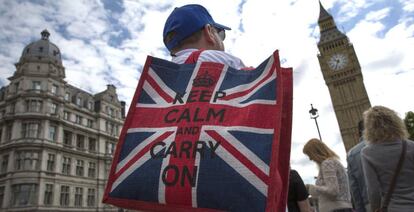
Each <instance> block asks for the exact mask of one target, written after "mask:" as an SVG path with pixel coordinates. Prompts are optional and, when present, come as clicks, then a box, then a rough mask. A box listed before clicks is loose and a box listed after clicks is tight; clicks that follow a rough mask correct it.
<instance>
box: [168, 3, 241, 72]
mask: <svg viewBox="0 0 414 212" xmlns="http://www.w3.org/2000/svg"><path fill="white" fill-rule="evenodd" d="M226 30H231V28H230V27H227V26H224V25H222V24H218V23H216V22H215V21H214V20H213V17H211V15H210V13H209V12H208V11H207V9H206V8H204V7H203V6H201V5H198V4H188V5H184V6H182V7H177V8H175V9H174V10H173V11H172V13H171V14H170V15H169V17H168V18H167V21H166V22H165V25H164V31H163V38H164V44H165V46H166V47H167V49H168V50H169V51H170V54H171V56H172V62H175V63H178V64H182V63H185V62H187V63H195V62H197V61H199V62H204V61H207V62H217V63H222V64H225V65H229V66H230V67H233V68H235V69H242V68H245V65H244V63H243V62H242V60H241V59H239V58H237V57H235V56H233V55H231V54H228V53H226V52H224V50H225V48H224V43H223V41H224V39H225V38H226Z"/></svg>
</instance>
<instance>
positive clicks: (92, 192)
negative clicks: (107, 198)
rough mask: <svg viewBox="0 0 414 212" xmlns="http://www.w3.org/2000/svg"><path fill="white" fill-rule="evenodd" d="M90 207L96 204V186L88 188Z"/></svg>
mask: <svg viewBox="0 0 414 212" xmlns="http://www.w3.org/2000/svg"><path fill="white" fill-rule="evenodd" d="M87 204H88V207H94V206H95V189H94V188H88V201H87Z"/></svg>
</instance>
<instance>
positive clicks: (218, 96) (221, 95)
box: [213, 91, 226, 102]
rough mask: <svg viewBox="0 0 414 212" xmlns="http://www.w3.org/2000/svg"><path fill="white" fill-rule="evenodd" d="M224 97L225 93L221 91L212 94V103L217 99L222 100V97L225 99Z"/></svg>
mask: <svg viewBox="0 0 414 212" xmlns="http://www.w3.org/2000/svg"><path fill="white" fill-rule="evenodd" d="M225 96H226V93H224V92H223V91H217V92H216V93H215V94H214V98H213V102H216V101H217V99H220V98H223V97H225Z"/></svg>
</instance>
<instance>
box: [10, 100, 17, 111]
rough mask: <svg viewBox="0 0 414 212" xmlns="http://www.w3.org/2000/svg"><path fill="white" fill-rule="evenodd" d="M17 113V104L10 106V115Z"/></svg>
mask: <svg viewBox="0 0 414 212" xmlns="http://www.w3.org/2000/svg"><path fill="white" fill-rule="evenodd" d="M15 112H16V102H13V103H11V104H10V113H15Z"/></svg>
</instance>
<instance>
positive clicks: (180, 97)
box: [173, 92, 185, 105]
mask: <svg viewBox="0 0 414 212" xmlns="http://www.w3.org/2000/svg"><path fill="white" fill-rule="evenodd" d="M184 94H185V92H184ZM184 94H180V93H176V94H175V97H174V101H173V105H175V104H176V103H177V101H179V102H180V103H181V104H183V103H184V101H183V96H184Z"/></svg>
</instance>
